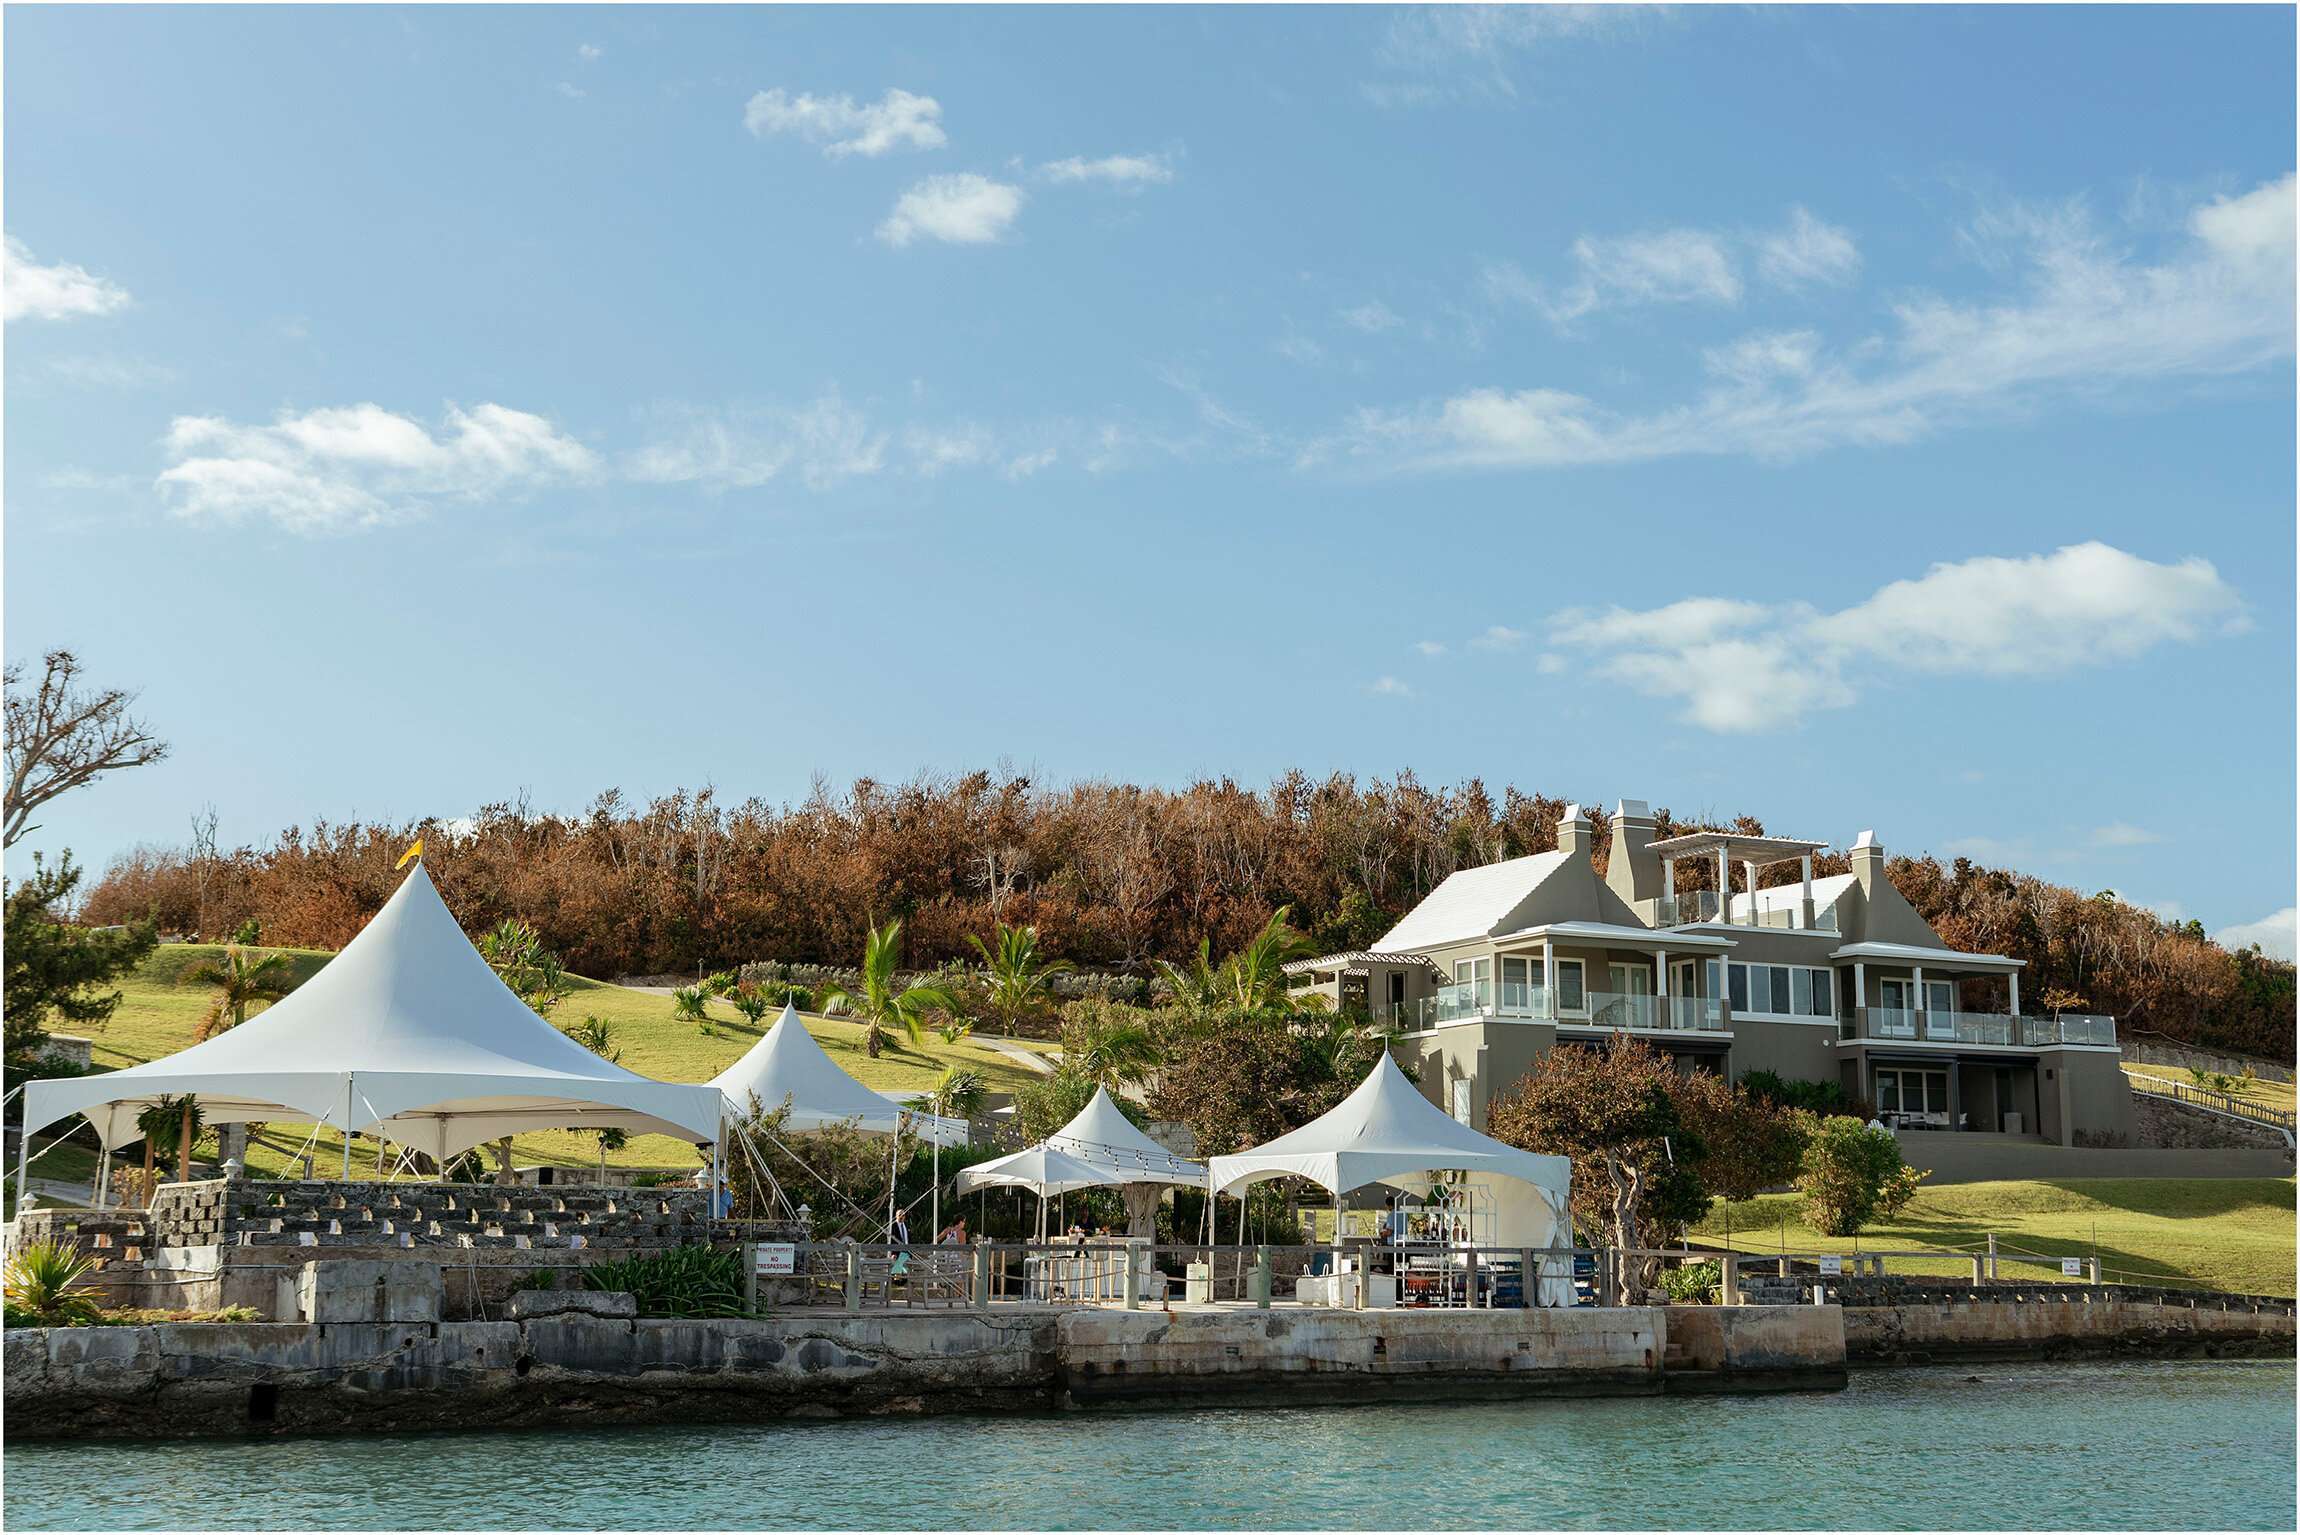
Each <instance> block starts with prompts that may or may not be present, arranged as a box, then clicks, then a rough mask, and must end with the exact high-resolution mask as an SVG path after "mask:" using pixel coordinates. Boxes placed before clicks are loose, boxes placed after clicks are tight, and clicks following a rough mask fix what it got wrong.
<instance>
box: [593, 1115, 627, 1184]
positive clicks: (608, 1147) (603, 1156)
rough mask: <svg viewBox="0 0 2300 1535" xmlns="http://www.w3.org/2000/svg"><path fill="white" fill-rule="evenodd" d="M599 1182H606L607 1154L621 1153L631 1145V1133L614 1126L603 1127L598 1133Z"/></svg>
mask: <svg viewBox="0 0 2300 1535" xmlns="http://www.w3.org/2000/svg"><path fill="white" fill-rule="evenodd" d="M598 1134H599V1181H600V1182H601V1183H605V1182H606V1181H607V1153H608V1152H610V1151H621V1150H622V1149H623V1148H624V1147H626V1146H628V1145H630V1144H631V1132H630V1131H628V1130H625V1129H621V1128H619V1127H618V1126H615V1125H604V1126H602V1127H601V1128H600V1130H599V1132H598Z"/></svg>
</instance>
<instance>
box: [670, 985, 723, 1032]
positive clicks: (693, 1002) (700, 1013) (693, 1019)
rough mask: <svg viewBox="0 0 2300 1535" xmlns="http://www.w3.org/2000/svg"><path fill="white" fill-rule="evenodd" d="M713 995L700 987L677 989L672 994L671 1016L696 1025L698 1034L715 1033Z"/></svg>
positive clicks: (681, 987)
mask: <svg viewBox="0 0 2300 1535" xmlns="http://www.w3.org/2000/svg"><path fill="white" fill-rule="evenodd" d="M710 1002H711V994H710V993H709V992H707V991H705V990H703V988H702V987H700V986H680V987H675V988H674V989H673V990H672V992H671V1016H672V1017H674V1018H676V1019H679V1020H680V1021H681V1022H684V1023H692V1024H694V1025H695V1028H696V1030H697V1032H699V1033H703V1034H710V1033H715V1032H716V1030H714V1029H713V1028H712V1027H711V1007H710Z"/></svg>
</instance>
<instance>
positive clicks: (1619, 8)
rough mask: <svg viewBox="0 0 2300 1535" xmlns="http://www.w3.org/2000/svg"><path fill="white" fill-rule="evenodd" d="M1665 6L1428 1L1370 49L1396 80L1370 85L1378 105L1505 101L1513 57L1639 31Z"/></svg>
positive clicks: (1513, 89)
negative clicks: (1401, 74) (1397, 75)
mask: <svg viewBox="0 0 2300 1535" xmlns="http://www.w3.org/2000/svg"><path fill="white" fill-rule="evenodd" d="M1666 15H1667V9H1666V8H1665V7H1659V6H1642V5H1432V6H1423V7H1419V8H1415V9H1408V10H1401V11H1399V12H1398V13H1396V14H1395V15H1394V16H1393V17H1392V19H1391V22H1390V30H1389V34H1388V36H1387V37H1386V38H1385V39H1384V40H1383V43H1382V46H1381V48H1380V49H1379V50H1378V52H1377V54H1376V59H1377V61H1378V62H1379V63H1380V64H1382V65H1383V66H1384V67H1386V68H1388V69H1391V70H1394V71H1402V72H1404V73H1405V74H1406V75H1407V76H1408V77H1409V78H1407V79H1406V80H1404V81H1402V82H1396V83H1390V82H1384V83H1379V84H1369V85H1367V86H1365V87H1363V89H1364V91H1365V93H1366V95H1367V97H1368V98H1369V99H1371V100H1372V101H1373V102H1374V103H1375V104H1376V105H1378V106H1385V107H1393V106H1409V107H1410V106H1431V105H1437V104H1440V103H1444V102H1450V101H1460V100H1465V99H1466V100H1471V101H1508V100H1513V99H1514V98H1515V97H1516V95H1517V85H1516V82H1515V81H1514V80H1512V79H1511V77H1510V73H1509V69H1510V63H1511V60H1512V59H1513V57H1514V56H1515V55H1517V54H1520V53H1524V52H1528V51H1531V50H1533V49H1536V48H1540V47H1543V46H1545V45H1550V44H1555V43H1559V42H1565V41H1570V40H1576V39H1601V38H1608V37H1614V36H1624V35H1642V34H1645V33H1648V32H1650V31H1652V30H1654V29H1655V28H1656V26H1657V25H1658V24H1659V23H1660V22H1661V21H1662V19H1663V18H1664V17H1665V16H1666Z"/></svg>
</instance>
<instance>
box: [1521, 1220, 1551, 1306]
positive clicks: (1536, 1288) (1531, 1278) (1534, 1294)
mask: <svg viewBox="0 0 2300 1535" xmlns="http://www.w3.org/2000/svg"><path fill="white" fill-rule="evenodd" d="M1550 1240H1551V1241H1552V1242H1554V1241H1556V1240H1557V1238H1556V1237H1554V1236H1553V1237H1551V1238H1550ZM1517 1274H1518V1279H1517V1289H1518V1297H1517V1298H1518V1303H1519V1304H1520V1305H1522V1306H1524V1307H1525V1309H1526V1310H1528V1311H1531V1310H1532V1309H1533V1308H1534V1307H1536V1306H1538V1305H1540V1304H1541V1280H1540V1278H1539V1276H1538V1275H1536V1274H1535V1272H1534V1267H1533V1249H1532V1248H1530V1247H1521V1248H1519V1249H1518V1251H1517Z"/></svg>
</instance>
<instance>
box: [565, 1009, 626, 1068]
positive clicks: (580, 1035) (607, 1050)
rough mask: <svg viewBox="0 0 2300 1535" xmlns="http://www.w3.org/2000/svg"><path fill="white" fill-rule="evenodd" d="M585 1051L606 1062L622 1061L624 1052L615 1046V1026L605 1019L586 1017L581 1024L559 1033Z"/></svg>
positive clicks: (572, 1025)
mask: <svg viewBox="0 0 2300 1535" xmlns="http://www.w3.org/2000/svg"><path fill="white" fill-rule="evenodd" d="M559 1032H560V1033H562V1034H564V1035H566V1036H567V1037H568V1038H569V1039H572V1040H573V1041H575V1043H577V1044H579V1045H581V1046H582V1047H583V1048H584V1049H586V1050H588V1051H590V1052H591V1053H592V1054H593V1055H596V1056H598V1057H599V1058H600V1059H601V1060H605V1061H610V1062H612V1061H620V1060H621V1059H622V1058H623V1052H622V1050H621V1049H619V1048H618V1047H617V1046H616V1044H615V1025H613V1024H612V1023H609V1022H608V1021H607V1020H606V1019H604V1018H595V1017H591V1016H588V1015H586V1016H585V1017H584V1019H583V1021H582V1022H581V1023H571V1024H569V1025H567V1026H566V1027H565V1028H563V1029H561V1030H560V1031H559Z"/></svg>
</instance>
